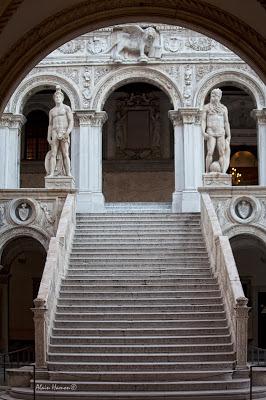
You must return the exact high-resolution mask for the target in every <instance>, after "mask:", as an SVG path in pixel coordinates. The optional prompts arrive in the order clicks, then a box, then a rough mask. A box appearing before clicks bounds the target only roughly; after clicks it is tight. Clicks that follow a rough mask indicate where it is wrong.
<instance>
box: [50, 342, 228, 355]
mask: <svg viewBox="0 0 266 400" xmlns="http://www.w3.org/2000/svg"><path fill="white" fill-rule="evenodd" d="M232 351H233V345H232V343H223V344H208V345H206V344H182V345H180V344H177V343H175V344H145V345H144V344H134V345H133V344H131V345H129V344H122V345H118V344H105V345H103V344H93V345H87V344H86V345H82V344H76V345H74V344H73V343H72V344H71V345H63V344H60V345H58V344H57V345H53V344H50V345H49V354H51V355H52V354H54V353H65V354H67V353H70V354H71V353H84V354H86V353H89V354H90V353H93V354H94V353H106V354H110V353H117V354H125V353H134V354H138V353H145V354H146V353H147V354H149V353H155V354H157V353H167V352H169V353H170V352H173V353H178V354H180V353H183V354H186V353H222V352H224V353H228V352H232Z"/></svg>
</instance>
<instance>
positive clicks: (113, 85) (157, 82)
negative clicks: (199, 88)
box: [91, 66, 182, 111]
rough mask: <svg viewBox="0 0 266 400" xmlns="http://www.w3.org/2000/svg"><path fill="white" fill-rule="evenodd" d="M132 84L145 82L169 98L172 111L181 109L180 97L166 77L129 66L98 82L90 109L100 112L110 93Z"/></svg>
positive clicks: (138, 67) (146, 68)
mask: <svg viewBox="0 0 266 400" xmlns="http://www.w3.org/2000/svg"><path fill="white" fill-rule="evenodd" d="M132 82H146V83H150V84H152V85H154V86H157V87H158V88H160V89H161V90H162V91H163V92H164V93H165V94H166V95H167V96H168V97H169V98H170V100H171V102H172V104H173V109H175V110H176V109H177V108H179V107H182V96H181V94H180V92H179V90H178V88H177V87H176V85H175V83H174V82H173V81H172V80H171V79H170V78H169V77H168V76H167V75H165V74H164V73H162V72H161V71H158V70H156V69H153V68H150V67H140V66H131V67H125V68H121V69H118V70H116V71H115V72H113V73H110V74H109V75H108V76H107V77H105V78H103V79H102V80H100V82H99V83H98V84H97V86H96V87H95V89H94V93H93V97H92V100H91V109H92V110H96V111H102V110H103V107H104V104H105V102H106V100H107V98H108V97H109V96H110V94H111V93H112V92H114V91H115V90H116V89H117V88H119V87H121V86H123V85H126V84H127V83H132Z"/></svg>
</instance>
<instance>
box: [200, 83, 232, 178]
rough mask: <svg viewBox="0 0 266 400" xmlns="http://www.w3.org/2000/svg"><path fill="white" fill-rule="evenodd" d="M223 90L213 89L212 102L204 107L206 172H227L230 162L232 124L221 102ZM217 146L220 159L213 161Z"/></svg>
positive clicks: (202, 125) (203, 131)
mask: <svg viewBox="0 0 266 400" xmlns="http://www.w3.org/2000/svg"><path fill="white" fill-rule="evenodd" d="M221 98H222V91H221V90H220V89H218V88H217V89H213V90H212V91H211V97H210V103H208V104H206V105H205V106H204V107H203V114H202V124H201V128H202V133H203V135H204V138H205V140H206V141H207V156H206V172H207V173H210V172H213V173H214V172H220V173H226V171H227V169H228V167H229V163H230V139H231V133H230V125H229V121H228V111H227V108H226V107H225V106H224V105H223V104H221ZM215 148H217V151H218V155H219V159H218V160H217V161H213V154H214V150H215Z"/></svg>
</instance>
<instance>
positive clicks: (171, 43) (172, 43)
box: [164, 36, 182, 53]
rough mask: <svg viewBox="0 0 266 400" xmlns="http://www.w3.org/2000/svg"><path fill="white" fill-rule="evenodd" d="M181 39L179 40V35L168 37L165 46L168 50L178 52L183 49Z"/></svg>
mask: <svg viewBox="0 0 266 400" xmlns="http://www.w3.org/2000/svg"><path fill="white" fill-rule="evenodd" d="M181 44H182V43H181V40H179V39H178V38H177V37H175V36H172V37H169V38H166V39H165V41H164V48H165V50H167V51H171V52H172V53H176V52H177V51H179V50H180V49H181Z"/></svg>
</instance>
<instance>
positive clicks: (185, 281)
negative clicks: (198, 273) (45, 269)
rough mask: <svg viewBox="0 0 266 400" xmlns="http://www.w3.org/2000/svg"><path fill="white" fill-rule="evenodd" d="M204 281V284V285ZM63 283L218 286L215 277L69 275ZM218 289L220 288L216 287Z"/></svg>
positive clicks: (133, 285)
mask: <svg viewBox="0 0 266 400" xmlns="http://www.w3.org/2000/svg"><path fill="white" fill-rule="evenodd" d="M203 281H204V283H202V282H203ZM62 283H63V285H65V284H66V285H82V286H84V285H89V286H90V287H92V286H95V285H99V286H103V285H104V286H105V285H106V284H107V285H108V286H112V287H113V286H117V285H119V286H120V285H122V286H127V287H128V286H132V287H135V286H136V285H137V286H139V285H149V287H150V286H154V285H160V287H164V285H167V286H169V285H170V286H176V287H180V285H182V287H183V285H189V286H190V285H197V284H200V285H201V286H202V285H208V287H209V285H217V283H216V279H215V278H213V277H211V278H210V277H208V278H204V280H203V279H202V278H195V277H190V278H187V277H182V276H181V277H179V278H169V277H159V278H150V277H147V278H146V279H145V278H137V277H132V276H128V277H126V279H125V278H123V277H121V278H119V277H110V278H101V279H99V278H98V277H93V278H91V277H88V276H85V277H81V278H79V277H77V276H74V277H72V276H70V275H69V274H68V275H67V277H66V278H63V279H62ZM216 287H218V286H216Z"/></svg>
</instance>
